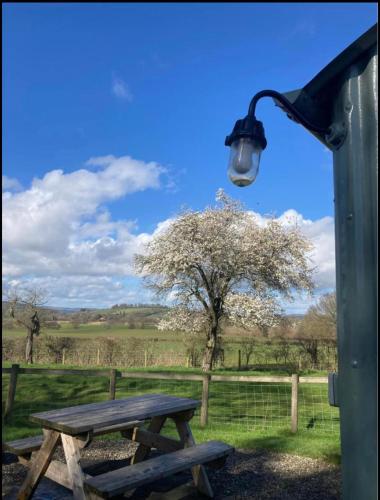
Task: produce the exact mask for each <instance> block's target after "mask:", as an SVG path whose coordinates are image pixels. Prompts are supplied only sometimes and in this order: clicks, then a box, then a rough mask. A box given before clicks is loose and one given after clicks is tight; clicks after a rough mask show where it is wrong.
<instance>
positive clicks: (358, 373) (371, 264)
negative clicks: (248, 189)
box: [225, 24, 378, 500]
mask: <svg viewBox="0 0 380 500" xmlns="http://www.w3.org/2000/svg"><path fill="white" fill-rule="evenodd" d="M377 69H378V66H377V24H375V25H374V26H373V27H372V28H370V29H369V30H368V31H367V32H366V33H364V34H363V35H362V36H360V37H359V38H358V39H357V40H355V42H353V43H352V44H351V45H349V46H348V47H346V48H345V49H344V50H343V51H342V52H341V53H340V54H338V55H337V56H336V57H335V58H334V59H333V60H332V61H331V62H330V63H329V64H328V65H327V66H325V67H324V68H323V69H322V70H321V71H320V72H319V73H318V74H317V75H316V76H314V78H313V79H312V80H310V81H309V82H308V83H307V84H306V85H305V86H304V87H303V88H302V89H298V90H294V91H292V92H287V93H286V94H280V93H278V92H274V91H273V90H263V91H262V92H259V93H258V94H256V95H255V96H254V98H253V99H252V101H251V104H250V107H249V111H248V115H247V116H246V117H245V118H244V119H243V120H238V121H237V122H236V125H235V127H234V129H233V131H232V133H231V135H229V136H228V137H227V138H226V141H225V145H226V146H230V147H231V160H230V165H229V176H230V179H231V180H232V182H233V183H234V184H236V185H237V186H247V185H249V184H251V183H252V182H253V181H254V179H255V177H256V176H257V172H258V168H259V160H260V154H261V152H262V151H263V150H264V149H265V147H266V144H267V142H266V139H265V136H264V128H263V126H262V123H261V122H259V121H258V120H256V117H255V108H256V104H257V101H258V100H259V99H260V98H261V97H264V96H267V97H272V98H273V99H274V100H275V102H276V104H277V105H279V106H280V107H281V108H282V109H283V110H284V111H285V112H286V113H287V115H288V116H289V118H291V119H292V120H295V121H296V122H298V123H300V124H301V125H303V126H304V127H305V128H306V129H307V130H308V131H309V132H310V133H311V134H313V135H314V136H315V137H316V138H317V139H318V140H319V141H320V142H321V143H322V144H324V145H325V146H326V147H327V148H328V149H329V150H330V151H331V152H332V156H333V162H334V204H335V256H336V298H337V337H338V372H339V373H338V374H334V375H337V376H335V377H332V378H331V379H332V381H333V386H332V387H331V389H332V393H333V395H334V396H335V397H334V398H333V399H334V401H333V404H334V405H335V406H338V407H339V413H340V436H341V448H342V479H343V481H342V483H343V495H342V497H343V499H344V500H358V499H362V498H363V499H365V500H377V499H378V495H377V471H378V463H377V462H378V456H377V434H378V432H377V428H378V420H377V392H378V391H377V374H378V370H377V368H378V362H377V347H378V346H377V338H378V337H377V327H378V322H377V311H378V305H377V303H378V301H377V299H378V297H377V296H378V288H377V267H378V260H377V255H378V246H377V218H378V211H377V209H378V190H377V180H378V179H377V165H378V139H377V138H378V113H377V112H378V93H377V81H378V71H377Z"/></svg>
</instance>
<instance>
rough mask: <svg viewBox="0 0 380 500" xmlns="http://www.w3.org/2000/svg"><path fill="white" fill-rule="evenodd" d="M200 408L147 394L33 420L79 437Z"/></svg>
mask: <svg viewBox="0 0 380 500" xmlns="http://www.w3.org/2000/svg"><path fill="white" fill-rule="evenodd" d="M200 405H201V402H200V401H197V400H195V399H189V398H180V397H176V396H168V395H166V394H144V395H142V396H134V397H131V398H126V399H114V400H111V401H104V402H101V403H91V404H85V405H79V406H71V407H68V408H61V409H59V410H51V411H45V412H40V413H34V414H32V415H31V416H30V420H32V421H33V422H37V423H39V424H41V425H42V426H43V427H45V428H49V429H54V430H57V431H61V432H64V433H66V434H70V435H76V434H81V433H84V432H88V431H93V430H96V429H99V428H102V427H105V426H111V425H116V424H122V423H125V422H130V421H135V420H145V419H148V418H152V417H156V416H160V415H171V414H174V413H179V412H182V411H186V410H193V409H196V408H197V407H199V406H200Z"/></svg>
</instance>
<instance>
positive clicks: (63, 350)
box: [62, 347, 66, 365]
mask: <svg viewBox="0 0 380 500" xmlns="http://www.w3.org/2000/svg"><path fill="white" fill-rule="evenodd" d="M65 358H66V348H65V347H64V348H63V349H62V364H63V365H64V364H65Z"/></svg>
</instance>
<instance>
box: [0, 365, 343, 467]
mask: <svg viewBox="0 0 380 500" xmlns="http://www.w3.org/2000/svg"><path fill="white" fill-rule="evenodd" d="M166 371H167V370H166ZM184 371H185V370H181V372H182V373H183V372H184ZM186 371H187V370H186ZM188 371H192V372H197V370H188ZM224 373H225V372H224ZM8 383H9V375H4V376H3V380H2V385H3V398H4V394H6V392H7V386H8ZM108 383H109V382H108V378H107V377H82V376H70V375H66V376H52V375H49V376H45V375H44V376H42V375H20V376H19V379H18V383H17V391H16V399H15V406H14V410H13V413H12V416H11V418H10V419H9V421H8V422H7V423H6V425H5V426H4V427H3V439H4V440H11V439H16V438H21V437H25V436H29V435H34V434H39V433H40V429H39V427H38V426H36V425H34V424H32V423H31V422H29V420H28V416H29V415H30V414H31V413H33V412H37V411H43V410H49V409H54V408H59V407H66V406H72V405H77V404H84V403H91V402H96V401H102V400H106V399H107V398H108ZM201 389H202V388H201V383H200V382H193V381H171V380H147V379H120V380H118V381H117V393H116V395H117V398H121V397H128V396H132V395H136V394H144V393H152V392H155V393H157V392H159V393H168V394H172V395H178V396H184V397H191V398H194V399H200V398H201ZM290 391H291V388H290V384H263V383H235V382H228V383H226V382H213V383H212V384H211V386H210V401H209V423H208V425H207V427H206V428H205V429H202V428H201V427H200V423H199V415H198V414H196V415H195V417H194V419H193V420H192V428H193V430H194V434H195V437H196V439H197V441H198V442H202V441H205V440H208V439H222V440H224V441H226V442H228V443H230V444H232V445H234V446H236V447H239V448H249V449H255V448H266V449H271V450H274V451H281V452H288V453H294V454H299V455H306V456H310V457H320V458H323V459H325V460H328V461H331V462H334V463H337V462H339V460H340V451H339V420H338V412H337V409H336V408H331V407H330V406H329V405H328V402H327V386H326V385H325V384H301V385H300V393H299V394H300V395H299V401H300V405H299V431H298V433H297V434H296V435H293V434H291V433H290V431H289V427H290ZM165 432H166V433H167V434H169V435H171V434H173V432H174V428H173V426H172V425H171V424H170V423H169V425H168V426H167V427H166V431H165ZM114 437H115V436H112V435H110V437H109V438H110V439H112V438H114Z"/></svg>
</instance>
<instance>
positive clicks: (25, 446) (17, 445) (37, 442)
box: [3, 420, 144, 455]
mask: <svg viewBox="0 0 380 500" xmlns="http://www.w3.org/2000/svg"><path fill="white" fill-rule="evenodd" d="M143 425H144V421H143V420H135V421H133V422H128V423H123V424H119V425H111V426H109V427H103V428H100V429H97V430H96V431H94V432H93V436H94V437H95V436H102V435H103V434H110V433H112V432H121V431H124V430H127V429H134V428H135V427H141V426H143ZM43 432H44V433H46V432H48V429H43ZM77 438H78V439H80V440H86V441H87V440H88V434H87V433H86V434H85V435H84V436H80V435H78V436H77ZM43 441H44V436H43V435H39V436H32V437H28V438H23V439H15V440H14V441H8V442H6V443H3V448H4V450H6V451H9V452H10V453H13V454H15V455H26V454H28V453H32V452H33V451H37V450H39V449H40V448H41V445H42V443H43Z"/></svg>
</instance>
